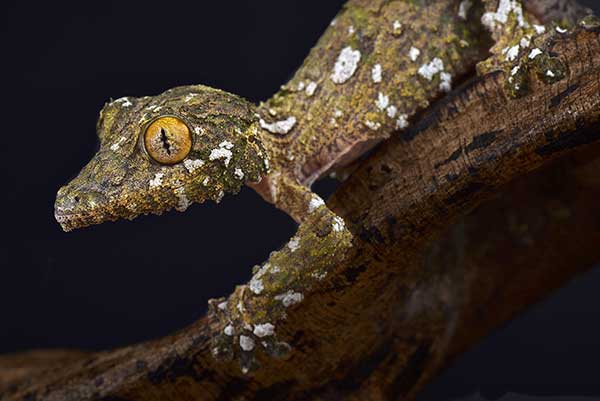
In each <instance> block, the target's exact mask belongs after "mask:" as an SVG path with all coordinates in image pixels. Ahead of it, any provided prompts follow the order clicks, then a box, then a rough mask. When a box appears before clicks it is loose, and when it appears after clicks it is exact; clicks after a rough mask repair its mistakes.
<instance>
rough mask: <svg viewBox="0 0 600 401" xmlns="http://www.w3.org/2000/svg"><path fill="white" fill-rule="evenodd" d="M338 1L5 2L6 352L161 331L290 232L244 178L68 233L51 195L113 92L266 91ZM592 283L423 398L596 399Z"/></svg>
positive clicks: (596, 300) (597, 327) (104, 343)
mask: <svg viewBox="0 0 600 401" xmlns="http://www.w3.org/2000/svg"><path fill="white" fill-rule="evenodd" d="M342 3H343V1H341V0H336V1H333V0H329V1H318V0H294V1H292V0H286V1H281V0H268V1H267V0H263V1H221V2H217V1H211V2H204V1H194V2H184V1H175V0H173V1H168V2H164V1H149V0H145V1H131V2H126V1H106V0H105V1H101V2H84V1H80V2H77V3H66V2H46V1H37V2H31V1H30V2H25V1H21V2H16V1H12V2H6V1H5V2H3V6H2V17H3V18H2V24H1V25H0V43H1V45H2V47H1V53H0V54H1V55H2V59H1V61H0V68H1V70H2V92H1V96H0V98H1V99H2V105H1V110H2V114H1V120H0V121H1V125H0V160H1V164H2V170H1V172H0V173H1V174H0V188H1V193H0V199H1V202H2V204H1V209H0V210H1V211H2V218H1V220H0V228H1V230H0V232H1V234H2V238H1V241H0V352H13V351H19V350H24V349H29V348H42V347H78V348H85V349H94V350H95V349H106V348H109V347H115V346H122V345H127V344H131V343H133V342H137V341H142V340H148V339H152V338H156V337H159V336H163V335H167V334H169V333H171V332H173V331H174V330H176V329H179V328H181V327H183V326H185V325H187V324H188V323H191V322H192V321H194V320H195V319H197V318H198V317H200V316H201V315H202V314H203V313H204V311H205V308H206V302H207V300H208V299H209V298H211V297H216V296H220V295H223V294H227V293H229V292H230V291H231V289H232V288H233V286H234V285H235V284H238V283H240V282H243V281H245V280H246V279H247V278H248V277H249V276H250V268H251V266H252V265H254V264H256V263H259V262H261V261H263V260H264V259H266V257H267V255H268V253H269V251H270V250H272V249H275V248H276V247H278V246H280V245H281V244H282V243H283V242H284V241H285V240H286V239H287V238H289V236H290V235H291V234H292V233H293V232H294V229H295V226H294V224H293V222H292V220H291V219H290V218H289V217H287V216H286V215H284V214H283V213H282V212H279V211H277V210H276V209H275V208H273V207H272V206H271V205H269V204H267V203H265V202H264V201H262V200H261V199H260V198H259V197H258V196H257V195H256V194H254V193H253V192H252V191H251V190H249V189H245V190H243V191H242V193H241V194H240V195H239V196H237V197H227V198H225V199H224V201H223V202H222V203H221V204H220V205H214V204H204V205H200V206H198V205H195V206H193V207H191V208H190V209H189V210H188V211H187V212H186V213H176V212H172V213H169V214H167V215H164V216H162V217H157V216H150V217H142V218H139V219H137V220H135V221H134V222H118V223H111V224H104V225H100V226H95V227H92V228H88V229H84V230H79V231H75V232H72V233H68V234H65V233H63V232H62V231H61V230H60V228H59V226H58V225H57V224H56V223H55V221H54V218H53V202H54V196H55V192H56V190H57V189H58V187H59V186H60V185H62V184H64V183H65V182H66V181H68V179H69V178H71V177H72V176H74V175H75V174H76V173H77V172H78V171H79V169H80V168H81V167H82V166H83V165H84V164H85V163H86V162H87V160H89V158H90V157H91V156H92V155H93V154H94V150H95V148H96V146H97V145H96V136H95V132H94V125H95V121H96V117H97V113H98V111H99V110H100V108H101V107H102V105H103V103H104V102H105V101H106V100H108V99H109V98H110V97H112V98H118V97H121V96H127V95H133V96H141V95H151V94H156V93H159V92H161V91H163V90H165V89H168V88H170V87H172V86H176V85H184V84H192V83H203V84H206V85H210V86H214V87H218V88H221V89H225V90H228V91H230V92H234V93H237V94H239V95H242V96H245V97H247V98H249V99H251V100H253V101H259V100H261V99H266V98H268V97H269V96H270V95H271V94H272V93H273V92H275V91H276V90H277V88H278V86H279V85H280V84H282V83H284V82H285V81H286V80H287V79H288V78H289V77H290V76H291V74H292V72H293V71H294V69H295V68H297V67H298V66H299V65H300V63H301V62H302V60H303V58H304V56H305V55H306V54H307V52H308V50H309V49H310V47H311V46H312V45H313V44H314V43H315V42H316V40H317V39H318V37H319V36H320V34H321V33H322V31H323V30H324V29H325V27H326V26H327V24H328V23H329V21H330V20H331V19H332V18H333V16H334V15H335V14H336V13H337V11H338V9H339V8H340V6H341V4H342ZM587 3H588V4H589V5H594V4H596V5H595V7H596V9H597V10H600V5H599V4H597V3H595V2H594V0H589V1H587ZM332 188H333V183H331V182H327V181H326V182H321V183H320V184H318V185H317V190H318V191H320V192H321V193H322V194H327V193H330V192H331V190H332ZM599 288H600V270H599V269H595V270H593V271H591V273H589V274H587V275H585V276H583V277H580V278H577V279H576V280H574V281H573V282H572V283H571V284H569V285H568V286H567V287H565V288H564V289H562V290H560V291H558V292H557V293H556V294H555V295H554V296H553V297H552V298H550V299H549V300H547V301H546V302H544V303H542V304H540V305H537V306H535V307H533V308H531V309H530V310H529V311H528V312H527V313H526V314H524V315H523V316H521V317H519V318H517V319H516V320H514V321H513V322H511V323H510V324H508V325H507V326H506V327H504V328H503V329H502V330H499V331H498V332H496V333H494V334H493V335H492V336H491V337H489V338H487V339H486V340H485V341H483V342H482V343H481V344H479V345H478V346H476V347H475V348H474V349H472V350H471V351H470V352H468V353H467V354H465V355H464V356H462V357H461V358H459V359H458V360H457V361H456V363H455V364H454V365H453V367H452V368H451V369H449V370H448V371H447V372H446V373H444V374H443V375H442V376H441V377H440V378H438V379H437V380H436V381H434V382H433V383H432V384H431V385H430V386H429V387H428V389H427V390H426V392H425V394H424V395H423V396H422V397H421V400H446V399H450V398H452V397H455V396H459V395H465V394H468V393H473V392H476V391H481V392H482V393H483V395H485V396H487V397H495V396H499V395H501V394H503V393H505V392H507V391H515V392H521V393H529V394H539V395H559V394H563V395H594V396H600V375H599V374H600V369H599V368H600V362H598V361H600V319H599V314H598V311H597V307H598V305H600V295H599V291H598V289H599Z"/></svg>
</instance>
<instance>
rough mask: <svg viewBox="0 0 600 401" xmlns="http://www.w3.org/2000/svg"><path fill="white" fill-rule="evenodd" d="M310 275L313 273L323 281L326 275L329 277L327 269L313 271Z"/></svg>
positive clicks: (312, 275)
mask: <svg viewBox="0 0 600 401" xmlns="http://www.w3.org/2000/svg"><path fill="white" fill-rule="evenodd" d="M310 275H311V277H313V278H316V279H317V280H319V281H321V280H323V279H324V278H325V277H327V272H326V271H315V272H312V273H311V274H310Z"/></svg>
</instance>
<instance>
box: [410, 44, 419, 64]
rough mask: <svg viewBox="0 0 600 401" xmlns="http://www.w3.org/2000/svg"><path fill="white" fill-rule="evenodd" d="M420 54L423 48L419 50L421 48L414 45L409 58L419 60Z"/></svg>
mask: <svg viewBox="0 0 600 401" xmlns="http://www.w3.org/2000/svg"><path fill="white" fill-rule="evenodd" d="M420 54H421V50H419V49H417V48H416V47H414V46H413V47H411V48H410V50H409V51H408V58H410V59H411V61H417V59H418V58H419V55H420Z"/></svg>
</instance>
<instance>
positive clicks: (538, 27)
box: [533, 24, 546, 35]
mask: <svg viewBox="0 0 600 401" xmlns="http://www.w3.org/2000/svg"><path fill="white" fill-rule="evenodd" d="M533 29H535V33H537V34H538V35H541V34H542V33H544V32H546V27H545V26H544V25H537V24H533Z"/></svg>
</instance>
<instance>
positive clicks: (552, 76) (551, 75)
mask: <svg viewBox="0 0 600 401" xmlns="http://www.w3.org/2000/svg"><path fill="white" fill-rule="evenodd" d="M546 76H548V77H550V78H554V77H555V76H556V74H554V72H553V71H552V70H548V71H546Z"/></svg>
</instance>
